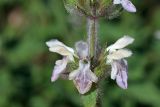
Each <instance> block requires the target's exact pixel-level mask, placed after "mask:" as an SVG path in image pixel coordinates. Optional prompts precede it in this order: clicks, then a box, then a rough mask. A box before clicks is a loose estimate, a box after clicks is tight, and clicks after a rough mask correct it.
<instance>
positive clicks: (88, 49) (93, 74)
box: [46, 0, 136, 107]
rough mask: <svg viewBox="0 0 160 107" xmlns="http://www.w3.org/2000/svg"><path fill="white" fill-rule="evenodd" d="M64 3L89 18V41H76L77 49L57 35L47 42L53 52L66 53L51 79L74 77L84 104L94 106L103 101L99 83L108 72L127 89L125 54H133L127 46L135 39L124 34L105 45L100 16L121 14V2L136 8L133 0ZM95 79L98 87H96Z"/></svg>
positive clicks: (56, 64)
mask: <svg viewBox="0 0 160 107" xmlns="http://www.w3.org/2000/svg"><path fill="white" fill-rule="evenodd" d="M64 4H65V8H66V9H67V11H68V12H69V13H71V14H74V15H78V16H85V17H86V18H87V21H88V23H87V26H88V27H87V30H88V32H87V33H88V34H87V42H84V41H78V42H76V44H75V49H73V48H71V47H68V46H66V45H65V44H63V43H62V42H60V41H58V40H56V39H53V40H50V41H48V42H46V44H47V46H48V47H49V50H50V51H51V52H56V53H58V54H60V55H62V56H63V58H62V59H61V60H57V61H56V63H55V67H54V69H53V73H52V76H51V81H52V82H54V81H56V80H57V79H58V78H59V77H61V76H62V75H65V76H66V77H67V79H69V80H73V82H74V85H75V86H76V88H77V89H78V92H79V93H80V94H82V97H83V99H85V101H84V100H83V102H84V105H85V106H86V107H93V106H96V105H97V102H99V100H98V98H99V91H98V90H99V89H100V88H101V87H99V84H100V82H101V81H103V79H105V78H106V77H108V74H109V75H110V76H111V79H113V80H116V82H117V85H118V86H119V87H121V88H122V89H127V87H128V83H127V79H128V64H127V60H126V59H125V58H127V57H130V56H131V55H132V52H131V51H130V50H128V49H124V48H125V47H126V46H127V45H129V44H131V43H133V41H134V39H133V38H132V37H130V36H123V37H122V38H120V39H118V40H117V41H116V42H115V43H114V44H112V45H110V46H108V47H104V48H101V47H100V46H99V44H98V36H97V32H98V30H97V26H98V19H99V18H100V17H106V18H108V19H111V17H112V18H114V17H116V16H117V15H118V14H120V13H121V9H122V8H121V7H119V5H117V4H121V5H122V7H123V8H124V9H125V10H127V11H128V12H136V8H135V6H134V5H133V4H132V3H131V2H130V1H129V0H113V1H112V0H64ZM109 66H111V69H110V68H109ZM93 83H94V85H95V87H92V84H93ZM91 88H93V90H91ZM89 92H90V93H89ZM86 101H87V102H91V103H90V104H88V103H86Z"/></svg>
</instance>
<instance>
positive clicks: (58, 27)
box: [0, 0, 160, 107]
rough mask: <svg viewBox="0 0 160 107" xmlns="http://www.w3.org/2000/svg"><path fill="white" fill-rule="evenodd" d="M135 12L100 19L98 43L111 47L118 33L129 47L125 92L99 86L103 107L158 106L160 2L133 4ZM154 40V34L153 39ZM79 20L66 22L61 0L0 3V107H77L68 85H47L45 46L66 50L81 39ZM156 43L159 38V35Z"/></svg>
mask: <svg viewBox="0 0 160 107" xmlns="http://www.w3.org/2000/svg"><path fill="white" fill-rule="evenodd" d="M133 3H134V4H135V6H136V7H137V10H138V12H137V13H135V14H131V13H128V12H126V11H123V12H122V14H121V16H119V17H118V18H116V19H113V20H111V21H108V20H105V19H101V20H100V27H99V40H100V43H101V44H102V45H104V44H105V43H106V41H108V44H111V43H114V41H116V40H117V39H118V38H120V37H121V36H122V35H124V34H129V35H130V36H132V37H134V38H135V42H134V43H133V44H132V45H131V46H129V48H130V49H132V51H133V52H134V54H133V56H132V57H131V58H129V60H128V62H129V81H128V84H129V88H128V90H122V89H120V88H119V87H118V86H117V85H116V83H115V81H112V80H111V79H109V78H108V79H107V80H106V81H105V82H104V83H103V87H105V89H104V90H102V95H103V107H142V106H143V107H160V39H157V37H156V36H155V32H157V31H158V30H159V32H160V1H159V0H133ZM157 35H158V34H157ZM85 36H86V25H85V20H84V19H83V18H82V19H80V18H79V17H72V16H70V15H69V14H67V12H66V10H65V9H64V6H63V2H62V0H0V107H82V104H81V100H80V95H79V94H78V92H77V90H76V88H75V87H74V86H73V83H72V81H69V80H67V81H66V80H61V79H59V80H58V81H56V82H55V83H51V81H50V77H51V73H52V69H53V66H54V62H55V60H56V59H60V57H61V56H59V55H57V54H55V53H50V52H49V51H48V48H47V46H46V45H45V42H46V41H48V40H50V39H52V38H57V39H58V40H60V41H63V42H64V43H65V44H67V45H68V46H70V47H74V43H75V42H76V41H78V40H80V39H81V38H83V40H85ZM159 38H160V33H159Z"/></svg>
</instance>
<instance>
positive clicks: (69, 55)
mask: <svg viewBox="0 0 160 107" xmlns="http://www.w3.org/2000/svg"><path fill="white" fill-rule="evenodd" d="M46 44H47V46H48V47H49V50H50V51H51V52H56V53H59V54H60V55H62V56H63V59H62V60H58V61H56V65H55V67H54V69H53V73H52V77H51V81H52V82H53V81H56V80H57V79H58V77H59V76H60V74H62V73H63V72H64V71H65V69H66V66H67V63H68V62H70V61H74V57H73V56H74V50H73V49H72V48H70V47H67V46H66V45H64V44H63V43H62V42H60V41H58V40H50V41H48V42H46Z"/></svg>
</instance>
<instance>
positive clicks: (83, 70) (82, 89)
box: [69, 60, 98, 94]
mask: <svg viewBox="0 0 160 107" xmlns="http://www.w3.org/2000/svg"><path fill="white" fill-rule="evenodd" d="M69 79H70V80H73V81H74V84H75V86H76V88H77V89H78V91H79V93H81V94H85V93H86V92H88V91H89V90H90V88H91V86H92V82H95V83H96V82H97V81H98V78H97V77H96V75H95V74H94V73H93V72H92V71H91V70H90V63H84V62H83V61H81V60H80V62H79V68H78V69H77V70H75V71H73V72H71V73H70V74H69Z"/></svg>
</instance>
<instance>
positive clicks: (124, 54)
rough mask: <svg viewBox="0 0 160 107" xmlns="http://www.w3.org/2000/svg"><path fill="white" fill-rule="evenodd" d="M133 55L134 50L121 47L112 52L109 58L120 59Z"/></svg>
mask: <svg viewBox="0 0 160 107" xmlns="http://www.w3.org/2000/svg"><path fill="white" fill-rule="evenodd" d="M131 55H132V52H131V51H130V50H127V49H119V50H117V51H114V52H112V53H110V54H109V55H108V56H107V58H108V59H109V60H120V59H122V58H126V57H130V56H131Z"/></svg>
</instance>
